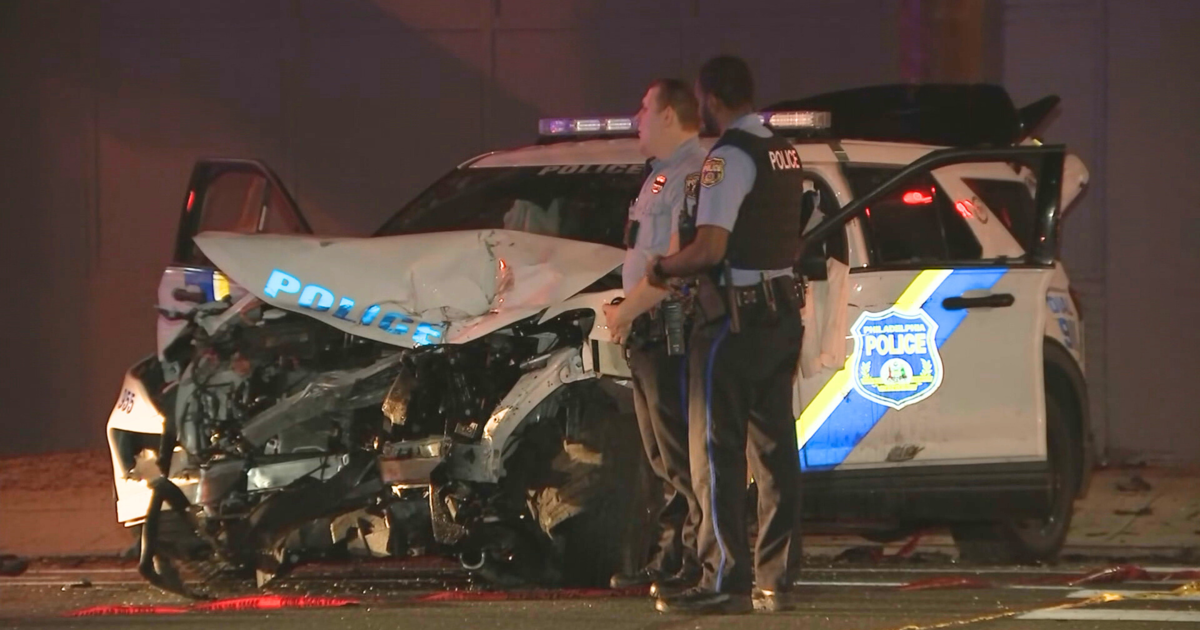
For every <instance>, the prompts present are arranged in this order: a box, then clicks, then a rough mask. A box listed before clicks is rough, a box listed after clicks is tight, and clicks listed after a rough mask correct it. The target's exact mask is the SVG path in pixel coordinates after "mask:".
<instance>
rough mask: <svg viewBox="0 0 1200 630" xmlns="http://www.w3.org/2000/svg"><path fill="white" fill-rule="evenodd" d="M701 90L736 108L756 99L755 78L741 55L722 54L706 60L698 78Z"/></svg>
mask: <svg viewBox="0 0 1200 630" xmlns="http://www.w3.org/2000/svg"><path fill="white" fill-rule="evenodd" d="M697 81H698V82H699V83H700V91H701V92H703V93H705V94H712V95H713V96H715V97H716V98H717V100H718V101H721V103H722V104H723V105H725V107H728V108H730V109H735V108H738V107H742V106H744V105H749V104H750V103H752V102H753V101H754V78H753V77H752V76H751V74H750V66H748V65H746V62H745V61H743V60H742V58H741V57H734V56H733V55H721V56H719V57H713V58H712V59H709V60H708V61H706V62H704V65H703V66H701V67H700V75H699V77H698V78H697Z"/></svg>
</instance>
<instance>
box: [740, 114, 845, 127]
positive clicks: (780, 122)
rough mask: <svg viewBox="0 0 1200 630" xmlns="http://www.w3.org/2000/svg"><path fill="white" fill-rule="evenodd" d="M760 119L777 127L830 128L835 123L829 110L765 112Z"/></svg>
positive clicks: (770, 125) (769, 125)
mask: <svg viewBox="0 0 1200 630" xmlns="http://www.w3.org/2000/svg"><path fill="white" fill-rule="evenodd" d="M758 119H759V120H761V121H762V123H763V124H764V125H766V126H768V127H774V128H776V129H828V128H829V127H830V126H831V125H832V124H833V115H832V114H830V113H829V112H764V113H762V114H759V115H758Z"/></svg>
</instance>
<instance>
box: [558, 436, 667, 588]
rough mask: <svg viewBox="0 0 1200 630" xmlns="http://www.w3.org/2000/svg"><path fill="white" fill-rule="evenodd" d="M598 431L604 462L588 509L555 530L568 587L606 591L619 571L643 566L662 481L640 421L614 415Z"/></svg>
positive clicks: (652, 535)
mask: <svg viewBox="0 0 1200 630" xmlns="http://www.w3.org/2000/svg"><path fill="white" fill-rule="evenodd" d="M596 428H597V431H596V432H595V433H594V435H595V438H594V441H595V442H596V446H598V447H600V452H601V453H602V455H603V460H602V461H603V464H602V465H601V468H600V474H599V476H598V482H597V483H598V486H597V489H596V491H595V492H593V493H591V499H590V500H589V502H588V504H587V507H586V509H585V511H583V512H582V513H580V514H578V515H576V516H574V517H571V518H570V519H568V520H567V521H565V522H563V523H562V524H561V525H559V526H558V527H557V528H555V530H554V531H555V537H556V538H557V539H558V542H559V545H560V548H561V549H562V554H561V558H562V565H561V566H562V576H563V581H564V583H565V584H566V585H569V586H577V587H607V586H608V584H609V580H610V579H611V577H612V576H613V574H615V573H627V572H632V571H636V570H638V569H640V568H641V567H642V566H644V564H645V562H646V561H647V557H648V555H649V550H650V546H651V544H652V543H653V537H654V534H655V527H654V514H655V512H656V505H655V502H654V497H661V496H662V490H661V488H660V487H659V485H658V483H659V482H658V480H657V478H656V477H655V476H654V473H653V472H652V471H651V470H650V465H649V463H648V462H647V461H646V456H645V454H644V453H645V451H644V450H643V448H642V441H641V434H640V433H639V432H638V428H637V419H636V417H634V416H633V415H632V414H614V415H609V416H608V417H606V418H604V419H603V420H601V422H600V423H599V424H598V425H596Z"/></svg>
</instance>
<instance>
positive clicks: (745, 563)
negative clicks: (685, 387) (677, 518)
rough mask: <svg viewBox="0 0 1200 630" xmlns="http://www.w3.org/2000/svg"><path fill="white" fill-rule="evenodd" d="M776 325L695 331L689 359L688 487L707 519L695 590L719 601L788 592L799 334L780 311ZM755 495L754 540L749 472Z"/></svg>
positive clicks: (795, 318)
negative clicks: (718, 595) (722, 596)
mask: <svg viewBox="0 0 1200 630" xmlns="http://www.w3.org/2000/svg"><path fill="white" fill-rule="evenodd" d="M782 311H783V312H782V314H781V316H780V317H779V318H778V320H777V321H776V322H775V323H774V324H773V325H765V324H763V323H761V318H760V319H759V321H758V322H757V323H756V321H755V320H754V318H753V317H746V316H743V318H742V324H741V331H740V332H738V333H732V332H730V331H729V321H728V319H724V320H718V321H715V322H712V323H709V324H703V325H698V326H696V327H695V328H694V329H693V332H692V336H691V345H690V347H689V349H688V356H689V372H690V386H689V389H690V397H689V403H690V405H689V430H690V445H691V465H692V485H693V487H694V488H695V492H696V498H697V500H699V502H700V509H701V511H702V513H703V519H702V521H701V525H700V535H699V540H698V544H699V548H698V552H699V555H700V562H701V566H702V568H703V576H702V578H701V582H700V585H701V586H702V587H705V588H708V589H711V590H715V591H717V592H728V593H749V592H750V591H751V588H752V586H753V585H754V584H756V583H757V585H758V587H759V588H761V589H766V590H772V591H781V592H785V591H788V590H790V586H791V581H792V576H791V572H792V571H793V570H794V568H795V567H794V565H795V561H794V560H793V557H795V556H798V555H799V549H800V540H799V538H796V539H795V540H793V535H794V534H793V532H794V531H795V530H797V529H798V526H799V509H798V508H799V503H800V458H799V452H798V450H797V447H796V425H795V418H793V417H792V382H793V378H794V376H795V372H796V366H797V360H798V359H799V353H800V340H801V336H802V331H803V325H802V324H801V321H800V316H799V313H798V312H796V309H790V308H784V309H782ZM747 459H749V465H750V472H752V473H753V474H754V479H755V481H756V483H757V486H758V540H757V544H756V545H755V549H754V554H753V564H751V552H750V548H749V543H748V542H747V534H746V488H747V475H746V465H747Z"/></svg>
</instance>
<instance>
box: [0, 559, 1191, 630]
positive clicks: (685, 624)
mask: <svg viewBox="0 0 1200 630" xmlns="http://www.w3.org/2000/svg"><path fill="white" fill-rule="evenodd" d="M1103 566H1104V565H1103V564H1099V563H1089V564H1064V565H1059V566H1057V567H1053V568H1045V569H1013V568H999V567H997V568H978V567H960V566H957V565H953V564H945V563H928V562H926V563H921V562H913V563H906V564H887V565H871V564H869V563H863V564H854V565H840V564H839V565H814V566H809V567H806V568H805V570H804V572H803V575H802V577H801V582H800V583H799V585H798V586H797V596H798V600H799V601H798V605H797V608H796V609H795V610H793V611H790V612H785V613H774V614H764V613H755V614H751V615H748V616H730V617H684V616H676V615H664V614H660V613H657V612H655V611H654V607H653V602H652V601H651V600H650V599H649V598H648V597H645V596H637V595H632V594H614V593H612V592H606V591H587V592H582V591H526V590H516V591H503V592H497V591H488V590H480V589H478V588H477V587H473V586H472V585H471V583H470V581H469V580H468V579H467V578H466V576H464V575H462V574H461V573H458V572H454V571H447V570H445V569H444V568H439V567H431V566H424V567H416V568H414V567H412V566H399V565H394V564H393V565H388V564H372V565H321V566H310V567H306V568H304V569H303V570H300V571H298V572H297V573H296V574H295V575H293V576H291V577H290V578H288V579H286V580H283V581H281V582H280V583H278V584H275V585H273V586H272V587H271V588H270V589H269V590H268V592H269V593H271V594H275V595H279V596H300V595H307V596H317V597H332V598H347V599H354V600H357V602H358V603H356V604H353V605H349V606H344V607H336V608H286V609H273V610H239V611H236V612H206V611H200V610H196V609H194V608H190V607H194V606H195V602H192V601H190V600H187V599H185V598H182V597H179V596H176V595H170V594H166V593H162V592H160V591H158V590H156V589H154V588H152V587H149V586H147V585H145V584H143V583H142V582H141V580H140V578H139V577H138V576H137V575H136V573H135V572H134V570H133V567H132V565H131V564H129V563H118V562H115V561H111V560H106V561H89V562H64V561H57V562H47V561H41V562H38V563H35V564H34V566H33V567H31V569H30V570H29V571H28V572H27V573H25V574H24V575H22V576H20V577H15V578H0V627H3V628H91V627H96V628H142V627H151V626H158V625H169V626H170V627H171V628H179V629H185V628H204V629H206V630H212V629H214V628H220V630H238V629H242V628H246V629H250V628H267V627H285V628H298V629H306V628H312V629H314V630H315V629H317V628H320V629H322V630H325V629H328V628H356V629H367V628H419V629H420V630H465V629H467V628H471V629H474V628H520V629H522V630H576V629H579V630H583V629H592V628H605V629H606V630H609V629H613V630H615V629H621V628H630V629H633V628H636V629H639V630H645V629H655V630H658V629H662V630H707V629H716V628H746V627H750V628H763V629H773V628H781V629H782V628H788V629H794V628H806V629H809V628H811V629H814V630H816V629H820V630H824V629H831V630H832V629H838V630H899V629H902V628H904V629H908V630H926V629H928V630H933V629H935V628H967V629H968V630H979V629H987V628H997V629H1005V630H1048V629H1050V628H1054V629H1063V628H1070V629H1071V630H1074V629H1076V628H1079V629H1090V628H1095V629H1097V630H1108V629H1113V630H1116V629H1121V630H1126V629H1128V630H1141V629H1147V630H1148V629H1151V628H1154V629H1163V628H1168V629H1170V628H1180V629H1181V630H1186V629H1187V628H1200V583H1197V580H1200V570H1197V569H1196V568H1189V567H1174V566H1171V567H1151V566H1143V567H1141V569H1143V570H1144V571H1146V572H1145V573H1137V572H1136V571H1128V570H1122V571H1115V572H1114V571H1110V572H1109V573H1108V574H1105V575H1099V576H1098V575H1097V574H1095V571H1096V570H1097V569H1100V568H1102V567H1103ZM1188 571H1190V572H1188ZM1172 573H1174V574H1172ZM1089 574H1091V575H1092V576H1093V577H1092V578H1091V579H1085V576H1088V575H1089ZM1189 583H1191V586H1190V587H1189V586H1188V584H1189ZM221 588H222V592H221V593H220V594H222V595H225V596H244V595H261V594H263V592H262V591H256V590H254V589H252V588H251V587H250V585H249V584H240V583H229V584H225V585H223V586H222V587H221ZM491 598H497V599H495V600H491ZM104 606H110V607H111V606H166V607H173V608H174V609H175V610H177V611H180V612H173V613H168V614H121V615H111V614H110V615H97V616H86V617H71V616H68V615H70V614H71V613H74V612H79V611H81V610H86V609H88V608H92V607H104ZM107 612H114V611H113V610H108V611H107Z"/></svg>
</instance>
